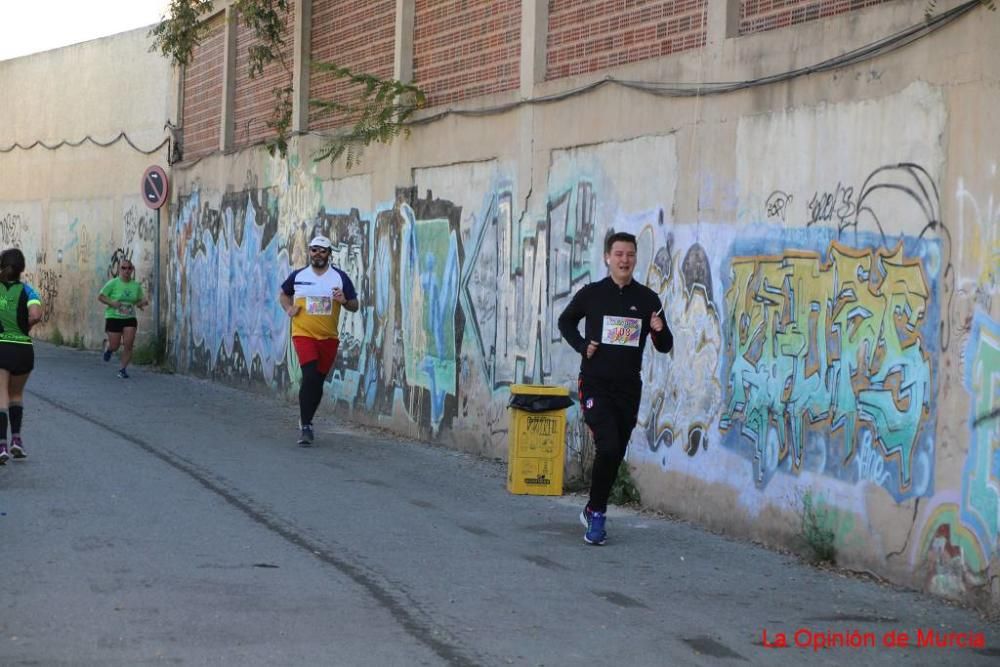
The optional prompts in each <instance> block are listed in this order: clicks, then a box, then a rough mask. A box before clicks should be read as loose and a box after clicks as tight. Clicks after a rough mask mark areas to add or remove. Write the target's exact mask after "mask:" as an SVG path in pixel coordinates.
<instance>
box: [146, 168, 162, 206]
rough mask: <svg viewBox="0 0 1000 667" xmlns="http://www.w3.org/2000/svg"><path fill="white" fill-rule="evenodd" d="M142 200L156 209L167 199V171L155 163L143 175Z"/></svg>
mask: <svg viewBox="0 0 1000 667" xmlns="http://www.w3.org/2000/svg"><path fill="white" fill-rule="evenodd" d="M142 200H143V201H144V202H146V206H148V207H149V208H151V209H153V210H154V211H155V210H156V209H158V208H160V207H161V206H163V205H164V204H165V203H166V201H167V173H166V172H165V171H163V169H162V168H161V167H157V166H156V165H153V166H152V167H150V168H149V169H147V170H146V173H144V174H143V175H142Z"/></svg>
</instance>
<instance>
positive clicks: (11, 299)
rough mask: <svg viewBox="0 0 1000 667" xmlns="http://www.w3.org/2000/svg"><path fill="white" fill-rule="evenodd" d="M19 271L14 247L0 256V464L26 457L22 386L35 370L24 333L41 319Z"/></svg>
mask: <svg viewBox="0 0 1000 667" xmlns="http://www.w3.org/2000/svg"><path fill="white" fill-rule="evenodd" d="M23 272H24V253H22V252H21V251H20V250H18V249H17V248H10V249H8V250H4V251H3V252H2V253H0V465H4V464H6V463H7V460H8V459H10V458H11V457H12V456H13V457H14V458H15V459H23V458H24V457H25V456H27V454H26V453H25V450H24V443H23V442H21V421H22V418H23V417H24V385H26V384H27V383H28V376H29V375H30V374H31V371H32V370H33V369H34V367H35V348H34V346H33V345H32V342H31V336H30V335H29V334H28V332H29V331H30V330H31V327H33V326H34V325H36V324H38V323H39V322H40V321H41V320H42V301H41V299H39V298H38V294H37V293H36V292H35V290H34V289H32V287H31V285H27V284H25V283H22V282H21V274H22V273H23ZM8 426H10V432H11V439H10V445H9V447H8V444H7V427H8Z"/></svg>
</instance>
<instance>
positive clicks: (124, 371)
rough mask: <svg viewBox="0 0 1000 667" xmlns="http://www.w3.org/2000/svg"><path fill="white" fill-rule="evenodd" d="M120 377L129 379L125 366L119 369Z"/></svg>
mask: <svg viewBox="0 0 1000 667" xmlns="http://www.w3.org/2000/svg"><path fill="white" fill-rule="evenodd" d="M118 377H120V378H121V379H123V380H127V379H128V371H127V370H125V369H124V368H123V369H121V370H120V371H118Z"/></svg>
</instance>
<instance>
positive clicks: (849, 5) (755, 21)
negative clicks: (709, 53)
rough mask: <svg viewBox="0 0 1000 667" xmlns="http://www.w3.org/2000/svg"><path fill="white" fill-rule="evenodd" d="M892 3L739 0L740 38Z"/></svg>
mask: <svg viewBox="0 0 1000 667" xmlns="http://www.w3.org/2000/svg"><path fill="white" fill-rule="evenodd" d="M886 2H892V0H742V1H741V3H740V34H741V35H746V34H748V33H752V32H764V31H765V30H774V29H775V28H784V27H786V26H790V25H795V24H797V23H805V22H806V21H813V20H815V19H821V18H825V17H827V16H835V15H837V14H844V13H847V12H850V11H854V10H855V9H861V8H863V7H871V6H873V5H881V4H883V3H886Z"/></svg>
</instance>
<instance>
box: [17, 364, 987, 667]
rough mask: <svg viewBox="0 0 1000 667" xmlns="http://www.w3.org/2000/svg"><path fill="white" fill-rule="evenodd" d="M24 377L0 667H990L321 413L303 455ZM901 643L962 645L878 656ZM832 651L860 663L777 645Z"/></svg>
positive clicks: (263, 414) (187, 415)
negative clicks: (824, 643)
mask: <svg viewBox="0 0 1000 667" xmlns="http://www.w3.org/2000/svg"><path fill="white" fill-rule="evenodd" d="M36 354H37V368H36V371H35V373H34V375H33V376H32V378H31V380H30V382H29V384H28V396H27V397H26V404H25V413H26V415H25V426H24V435H25V444H26V447H27V450H28V454H29V457H28V459H27V460H26V461H23V462H21V461H18V462H10V463H8V464H7V465H6V466H4V467H2V468H0V561H2V562H3V565H4V567H3V569H2V570H0V665H5V666H6V665H141V664H150V663H152V664H156V663H168V664H183V665H208V664H211V665H380V666H384V665H576V664H580V663H581V662H583V663H587V664H592V665H724V664H733V665H741V664H761V665H774V664H787V665H798V664H806V663H808V664H810V665H841V664H844V663H845V662H850V664H852V665H894V664H896V663H898V662H900V661H904V662H905V663H906V664H907V665H997V664H1000V628H998V627H997V626H996V625H990V624H989V623H987V622H986V621H984V620H982V619H981V618H980V617H978V616H977V615H976V614H974V613H972V612H971V611H968V610H963V609H959V608H955V607H953V606H950V605H947V604H945V603H943V602H941V601H939V600H935V599H932V598H929V597H926V596H923V595H920V594H917V593H912V592H905V591H899V590H895V589H893V588H890V587H886V586H881V585H878V584H876V583H873V582H871V581H868V580H861V579H858V578H855V577H850V576H843V575H840V574H837V573H833V572H829V571H823V570H818V569H815V568H812V567H809V566H808V565H804V564H802V563H800V562H799V561H798V560H797V559H795V558H794V557H791V556H788V555H783V554H778V553H773V552H770V551H767V550H764V549H761V548H759V547H756V546H754V545H751V544H746V543H743V542H739V541H735V540H728V539H725V538H723V537H720V536H717V535H713V534H711V533H707V532H704V531H701V530H699V529H697V528H696V527H693V526H690V525H687V524H683V523H679V522H674V521H669V520H665V519H658V518H653V517H650V516H646V515H640V514H637V513H633V512H627V511H623V510H619V511H613V512H612V514H611V518H610V519H609V533H610V537H611V541H610V543H609V544H608V545H607V546H605V547H600V548H595V547H588V546H587V545H585V544H584V543H583V541H582V527H581V526H580V525H579V524H578V522H577V514H578V512H579V505H580V502H581V499H580V498H575V497H565V498H544V497H535V496H512V495H510V494H508V493H507V492H506V491H505V488H504V483H505V480H504V466H503V465H501V464H499V463H496V462H492V461H484V460H481V459H476V458H474V457H471V456H467V455H464V454H460V453H456V452H453V451H450V450H447V449H443V448H439V447H432V446H427V445H424V444H420V443H416V442H411V441H405V440H402V439H398V438H394V437H391V436H386V435H384V434H376V433H371V432H366V431H364V430H361V429H354V428H351V427H349V426H348V425H345V424H339V423H337V422H336V420H334V419H332V418H330V417H329V416H325V417H323V418H321V419H318V420H317V424H316V426H317V443H316V446H315V447H313V448H311V449H303V448H300V447H297V446H296V445H295V436H296V432H295V422H296V410H295V408H294V407H293V406H292V405H289V404H285V403H281V402H277V401H274V400H272V399H269V398H267V397H264V396H261V395H258V394H252V393H247V392H241V391H239V390H236V389H232V388H227V387H223V386H220V385H215V384H212V383H209V382H205V381H201V380H197V379H193V378H188V377H182V376H175V375H170V374H166V373H159V372H154V371H150V370H144V369H142V368H136V369H135V371H134V372H133V373H132V378H131V379H130V380H119V379H118V378H116V377H115V367H114V364H113V363H112V364H104V363H103V362H102V361H101V359H100V356H99V355H98V354H97V353H94V352H80V351H76V350H71V349H68V348H56V347H51V346H47V345H38V346H37V348H36ZM321 416H323V415H321ZM927 629H934V630H935V631H938V632H959V633H983V639H984V642H985V647H984V648H979V649H976V648H954V647H953V648H929V647H924V648H917V647H910V648H907V649H889V648H886V647H885V646H884V645H883V643H882V642H883V639H884V637H885V636H886V635H887V633H892V632H896V633H901V632H905V633H908V634H909V635H910V636H911V641H914V642H915V641H916V638H917V636H916V635H917V631H918V630H921V631H926V630H927ZM765 631H766V632H767V633H768V642H769V643H773V642H774V641H776V640H777V638H778V633H785V636H786V637H787V641H788V643H789V644H790V645H791V646H790V647H789V648H786V649H773V648H768V647H765V646H764V645H763V642H762V639H763V633H764V632H765ZM854 631H857V632H858V633H859V635H858V636H866V635H867V634H868V633H871V634H870V635H869V636H871V637H873V638H875V639H876V641H877V646H876V647H874V648H872V647H867V648H837V649H823V650H818V651H814V650H812V648H803V647H798V646H796V645H795V644H796V638H798V639H799V641H802V640H805V639H806V637H807V635H806V634H803V633H813V634H812V638H813V640H814V638H815V636H817V635H819V636H823V637H826V636H827V635H826V634H825V633H852V632H854ZM796 632H798V633H799V634H798V636H797V637H796V634H795V633H796Z"/></svg>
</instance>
